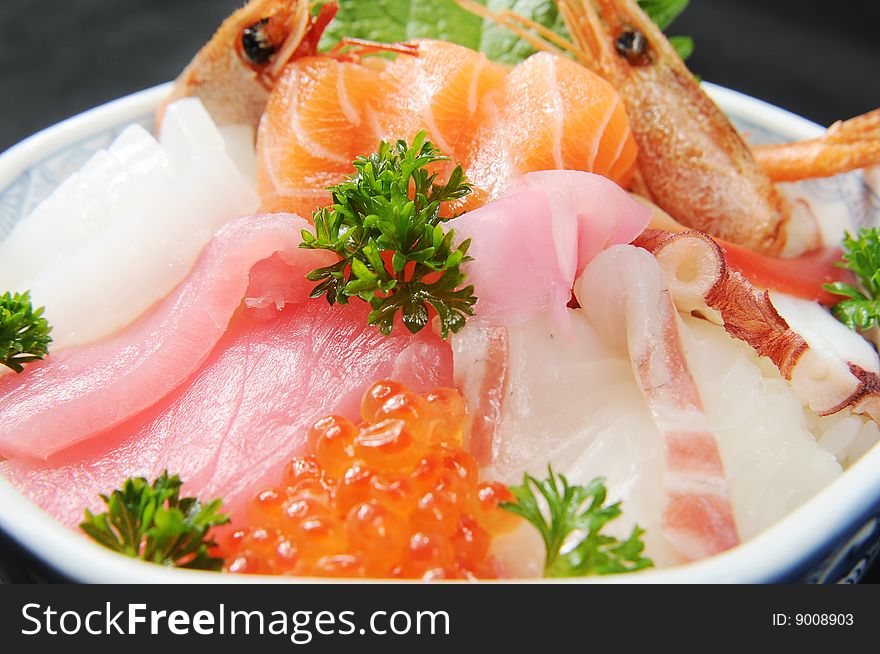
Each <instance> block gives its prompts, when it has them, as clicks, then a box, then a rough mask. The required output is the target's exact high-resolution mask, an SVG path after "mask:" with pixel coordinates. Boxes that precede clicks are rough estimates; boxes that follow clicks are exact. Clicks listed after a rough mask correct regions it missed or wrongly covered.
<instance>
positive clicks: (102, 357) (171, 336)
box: [0, 214, 333, 459]
mask: <svg viewBox="0 0 880 654" xmlns="http://www.w3.org/2000/svg"><path fill="white" fill-rule="evenodd" d="M306 227H308V224H307V223H306V222H305V221H304V220H302V219H301V218H299V217H295V216H292V215H284V214H276V215H271V216H254V217H249V218H242V219H239V220H236V221H234V222H232V223H230V224H228V225H226V226H225V227H223V228H222V229H221V230H220V231H218V232H217V234H216V235H215V237H214V239H213V240H212V241H211V242H210V243H209V244H208V246H207V247H206V248H205V250H204V252H203V253H202V255H201V257H200V258H199V260H198V261H197V262H196V265H195V267H194V268H193V270H192V271H191V272H190V274H189V276H188V277H187V278H186V280H184V281H183V282H182V283H181V284H180V285H179V286H178V287H177V289H175V291H174V292H173V293H172V294H171V295H169V296H168V297H167V298H165V299H164V300H162V301H161V302H159V303H157V304H156V305H155V306H154V307H153V308H152V309H150V311H149V312H147V313H146V314H144V315H143V316H142V317H141V318H139V319H138V320H137V321H136V322H135V323H133V324H132V325H130V326H129V327H127V328H126V329H124V330H123V331H121V332H119V333H118V334H116V335H115V336H113V337H111V338H108V339H105V340H103V341H100V342H98V343H94V344H90V345H87V346H83V347H78V348H72V349H69V350H65V351H62V352H60V353H58V354H57V355H50V356H49V357H48V358H47V359H46V360H45V361H43V362H40V363H37V364H33V365H31V366H30V367H28V368H27V369H26V370H25V372H23V373H22V374H21V375H6V376H4V377H3V378H0V425H3V428H2V433H0V456H4V457H7V458H17V457H34V458H40V459H46V458H47V457H49V456H51V455H52V454H54V453H56V452H60V451H61V450H64V449H65V448H68V447H70V446H72V445H74V444H76V443H78V442H81V441H84V440H87V439H89V438H92V437H94V436H95V435H96V434H97V433H99V432H101V431H102V430H106V429H108V428H109V427H112V426H114V425H117V424H119V423H121V422H122V421H124V420H126V419H127V418H129V417H130V416H133V415H135V414H137V413H138V412H140V411H143V410H144V409H147V408H149V407H150V406H152V405H153V404H155V403H156V402H158V401H159V400H161V399H162V398H163V397H165V396H166V395H167V394H168V393H170V392H171V391H172V390H174V389H175V388H176V387H177V386H179V385H180V384H181V382H183V381H184V380H185V379H186V378H187V377H189V376H190V375H191V374H192V373H193V372H195V371H196V370H198V369H199V367H201V365H202V363H203V362H204V361H205V359H206V358H207V356H208V354H209V353H210V352H211V350H212V349H213V347H214V346H215V345H216V343H217V342H218V341H219V340H220V338H221V337H222V336H223V333H224V332H225V331H226V328H227V325H228V324H229V320H230V318H231V317H232V315H233V314H234V313H235V310H236V309H237V308H238V306H239V304H241V301H242V298H243V297H244V296H245V292H246V290H247V288H248V283H249V278H250V272H251V269H252V268H253V267H254V265H256V264H257V262H259V261H261V260H264V259H267V258H269V257H271V256H272V255H273V254H274V253H276V252H278V253H283V255H284V257H285V258H286V259H288V260H289V261H290V265H291V267H292V268H294V269H295V270H291V271H290V273H291V274H290V278H291V279H296V280H301V281H299V283H298V284H293V285H291V284H288V285H286V286H287V287H286V288H283V289H278V290H279V292H281V293H283V295H281V296H279V297H277V298H273V300H274V301H277V302H279V303H282V302H283V301H284V300H285V299H290V298H297V299H298V300H303V299H305V297H306V295H307V292H306V290H305V289H306V288H307V287H308V284H309V282H307V281H306V280H305V279H304V277H303V276H304V275H305V273H306V272H307V271H308V270H311V269H313V268H315V267H317V266H320V265H325V264H326V263H329V261H331V260H332V259H333V256H332V255H330V254H329V253H326V252H318V251H311V250H302V249H299V248H298V245H299V243H300V241H301V238H300V232H301V230H302V229H303V228H306ZM328 257H329V259H328ZM297 285H298V286H299V288H295V286H297Z"/></svg>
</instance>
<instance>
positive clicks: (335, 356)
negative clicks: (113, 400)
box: [0, 268, 452, 526]
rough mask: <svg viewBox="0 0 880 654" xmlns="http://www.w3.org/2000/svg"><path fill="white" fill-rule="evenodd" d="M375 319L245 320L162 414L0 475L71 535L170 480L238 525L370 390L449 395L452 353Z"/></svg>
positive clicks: (246, 316) (318, 312) (310, 306)
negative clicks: (312, 434)
mask: <svg viewBox="0 0 880 654" xmlns="http://www.w3.org/2000/svg"><path fill="white" fill-rule="evenodd" d="M288 269H289V270H290V268H288ZM292 272H293V273H294V274H295V271H292ZM255 274H256V273H255ZM368 312H369V307H367V306H366V305H365V304H363V303H352V304H350V305H348V306H345V307H333V308H332V309H330V308H328V306H327V304H326V303H324V302H318V301H311V302H305V303H303V304H296V305H290V304H289V305H287V306H286V307H285V308H284V309H283V310H282V311H280V312H277V311H275V312H273V313H274V315H273V317H272V318H271V319H266V318H265V317H264V316H261V315H260V313H259V312H255V311H247V310H242V311H239V312H238V313H237V314H236V316H235V317H234V319H233V321H232V323H231V324H230V325H229V328H228V329H227V330H226V332H225V334H224V336H223V338H222V339H221V340H220V342H219V343H218V344H217V346H216V347H215V348H214V349H213V351H212V352H211V354H210V357H209V359H208V360H207V362H206V363H205V364H204V365H203V366H202V368H201V369H200V370H199V371H198V372H197V373H196V374H195V375H194V376H193V377H192V379H190V380H188V381H187V382H186V383H185V384H184V385H182V386H180V387H179V388H178V389H177V390H176V391H174V392H173V393H171V394H170V395H168V396H167V397H166V398H164V399H163V400H162V401H161V402H160V403H159V404H157V405H155V406H154V407H152V408H150V409H148V410H147V411H144V412H142V413H140V414H138V415H135V416H133V417H131V418H129V419H128V420H127V421H126V422H124V423H122V424H120V425H117V426H115V427H113V428H112V429H109V430H106V431H104V432H102V433H101V434H100V435H99V436H98V437H96V438H94V439H93V440H91V441H89V442H85V443H82V444H80V445H77V446H75V447H73V448H70V449H68V450H66V451H64V452H62V453H60V454H58V455H56V456H54V457H52V458H50V459H49V460H48V461H34V460H18V461H7V462H5V463H2V464H0V473H2V475H3V476H4V478H6V479H7V480H8V481H9V482H10V483H11V484H13V485H14V486H16V487H17V488H18V489H19V490H20V491H21V492H22V493H23V494H25V495H26V496H27V497H28V498H30V499H31V500H32V501H34V502H35V503H36V504H37V505H38V506H40V507H42V508H43V509H44V510H45V511H47V512H48V513H50V514H51V515H52V516H54V517H55V518H57V519H58V520H60V521H62V522H64V523H65V524H68V525H70V526H75V525H76V524H77V523H78V522H79V521H80V520H82V516H83V511H84V509H86V508H87V507H88V508H91V509H92V510H100V509H101V502H100V499H99V498H98V494H99V493H107V492H108V491H111V490H112V489H114V488H117V487H118V486H119V485H120V484H121V483H122V481H123V480H125V479H126V478H127V477H129V476H132V475H143V476H146V477H147V478H153V477H155V476H156V475H158V474H161V473H162V471H163V470H165V469H167V470H169V471H170V472H173V473H175V474H179V475H180V477H181V478H182V479H183V480H184V481H185V482H186V483H185V485H184V491H186V493H187V494H190V495H194V496H198V497H201V498H205V499H208V498H214V497H222V498H223V500H224V508H225V510H229V511H231V512H232V513H233V517H234V518H236V517H239V516H240V511H241V509H242V507H243V506H244V505H245V504H246V503H247V502H248V501H249V500H250V499H251V498H252V497H253V495H254V494H255V493H257V492H259V491H260V490H262V489H263V488H264V487H265V486H267V485H273V484H275V483H277V480H278V478H279V477H280V475H281V471H282V468H283V466H284V465H285V463H286V462H288V461H289V460H290V458H291V457H293V456H295V455H297V454H303V453H304V451H305V448H306V433H307V431H308V428H309V426H310V425H311V423H312V422H313V421H314V420H316V419H317V418H320V417H322V416H324V415H327V414H331V413H334V414H339V415H344V416H346V417H348V418H350V419H352V420H357V419H358V415H359V414H358V412H359V407H360V398H361V396H362V394H363V393H364V392H365V391H366V389H367V388H368V387H369V385H370V384H371V383H373V382H375V381H376V380H379V379H395V380H399V381H401V382H402V383H404V384H405V385H407V386H409V387H410V388H412V389H414V390H417V391H420V392H421V391H426V390H429V389H432V388H437V387H440V386H450V385H451V384H452V354H451V350H450V349H449V346H448V345H447V344H446V343H445V342H443V341H441V340H440V338H439V337H438V336H436V335H434V334H433V333H431V331H430V330H423V331H422V332H420V333H419V334H417V335H415V336H413V335H410V334H409V333H408V332H397V333H396V334H392V335H391V336H390V337H386V336H383V335H382V334H381V333H380V332H379V331H378V330H377V329H376V328H374V327H371V326H369V325H368V324H367V313H368Z"/></svg>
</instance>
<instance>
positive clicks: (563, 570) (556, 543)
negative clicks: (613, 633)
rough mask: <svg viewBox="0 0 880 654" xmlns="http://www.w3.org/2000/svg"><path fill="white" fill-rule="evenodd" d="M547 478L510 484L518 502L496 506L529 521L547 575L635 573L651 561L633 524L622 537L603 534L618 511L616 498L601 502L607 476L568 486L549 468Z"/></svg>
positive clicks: (618, 503)
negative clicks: (543, 551) (539, 543)
mask: <svg viewBox="0 0 880 654" xmlns="http://www.w3.org/2000/svg"><path fill="white" fill-rule="evenodd" d="M547 472H548V475H549V476H548V478H547V479H545V480H544V481H538V480H537V479H535V478H534V477H532V476H531V475H529V474H525V475H523V483H522V485H521V486H511V487H510V492H511V493H513V496H514V497H515V498H516V502H502V503H501V504H500V505H499V506H500V507H501V508H503V509H506V510H507V511H510V512H511V513H515V514H517V515H519V516H521V517H523V518H525V519H526V520H528V521H529V522H530V523H531V524H532V525H534V527H535V528H536V529H537V530H538V532H540V534H541V538H543V540H544V546H545V548H546V556H545V559H544V576H545V577H583V576H586V575H607V574H617V573H621V572H634V571H636V570H642V569H644V568H650V567H652V566H653V565H654V563H653V562H652V561H651V559H648V558H646V557H644V556H642V552H643V551H644V549H645V544H644V543H643V542H642V540H641V535H642V534H644V533H645V532H644V530H643V529H641V528H640V527H639V526H638V525H636V526H635V527H633V530H632V533H631V534H630V536H629V538H627V539H626V540H624V541H620V540H618V539H617V538H615V537H613V536H608V535H605V534H602V533H601V532H602V529H603V528H604V527H605V525H606V524H608V523H609V522H611V521H612V520H614V519H615V518H617V517H619V516H620V514H621V510H620V502H615V503H614V504H610V505H607V506H606V505H605V499H606V495H607V490H606V488H605V480H604V479H603V478H602V477H597V478H596V479H594V480H593V481H591V482H590V483H589V484H587V485H586V486H570V485H569V483H568V480H567V479H566V478H565V476H564V475H557V474H555V473H554V472H553V469H552V468H550V467H549V466H548V468H547Z"/></svg>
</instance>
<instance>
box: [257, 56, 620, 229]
mask: <svg viewBox="0 0 880 654" xmlns="http://www.w3.org/2000/svg"><path fill="white" fill-rule="evenodd" d="M417 44H418V54H417V55H416V56H412V55H399V56H398V57H397V59H396V60H395V61H393V62H391V63H390V64H387V65H384V64H383V63H381V62H375V61H370V62H367V63H351V62H337V61H335V60H333V59H330V58H327V57H307V58H303V59H299V60H296V61H293V62H292V63H290V64H289V65H288V67H287V69H286V70H285V72H284V74H283V76H282V78H281V79H280V80H279V81H278V82H277V83H276V84H275V85H274V87H273V90H272V94H271V95H270V98H269V102H268V104H267V106H266V111H265V113H264V115H263V118H262V119H261V121H260V127H259V131H258V137H257V159H258V182H259V191H260V196H261V206H262V208H263V209H264V210H273V211H295V212H298V213H300V214H301V215H310V214H311V212H312V211H314V210H315V209H317V208H318V207H319V206H322V205H323V204H326V203H327V202H329V197H330V196H329V193H328V192H327V191H326V190H325V188H326V187H327V186H329V185H331V184H334V183H338V182H341V181H342V180H343V179H344V178H345V176H346V174H347V173H348V172H349V170H350V161H351V159H352V158H353V157H354V156H355V155H367V154H369V153H371V152H373V151H374V150H375V149H376V146H377V145H378V143H379V141H380V140H383V139H384V140H386V141H394V140H397V139H406V140H411V139H412V137H413V136H414V135H415V134H416V133H418V132H419V131H422V130H424V131H425V132H427V134H428V138H429V139H430V140H432V142H434V144H435V145H438V146H440V147H441V149H442V150H443V151H444V152H445V153H446V154H447V155H449V156H450V158H451V159H452V161H453V162H454V163H459V164H461V165H462V167H463V168H464V172H465V174H466V175H467V176H468V179H469V180H470V182H471V183H472V185H473V193H472V194H471V195H469V196H468V197H467V198H466V199H465V200H464V201H463V202H462V203H458V204H456V210H458V211H461V210H467V209H472V208H475V207H479V206H482V205H483V204H485V203H486V202H489V201H491V200H495V199H497V198H500V197H501V196H502V195H503V194H504V193H506V192H507V191H508V190H509V187H510V185H511V183H512V182H513V181H514V180H515V179H516V178H517V177H518V176H519V175H522V174H524V173H528V172H532V171H536V170H549V169H557V168H569V169H576V170H584V171H589V172H597V173H601V174H603V175H605V176H608V177H609V178H611V179H612V180H614V181H616V182H620V183H625V182H627V181H628V180H629V178H630V176H631V173H632V170H633V166H634V163H635V155H636V148H635V141H634V139H633V136H632V134H631V132H630V129H629V124H628V122H627V118H626V113H625V111H624V109H623V105H622V103H621V101H620V98H619V96H618V95H617V93H616V92H615V90H614V88H613V87H612V86H611V85H610V84H608V83H607V82H605V81H604V80H602V79H600V78H599V77H597V76H596V75H595V74H593V73H591V72H590V71H589V70H587V69H586V68H584V67H583V66H580V65H577V64H575V63H573V62H571V61H568V60H567V59H565V58H564V57H561V56H557V55H550V54H546V53H541V54H537V55H534V56H533V57H531V58H530V59H528V60H527V61H525V62H523V63H522V64H520V65H519V66H517V67H515V68H513V69H507V68H505V67H503V66H500V65H498V64H495V63H492V62H490V61H488V60H487V59H486V57H485V56H484V55H483V54H481V53H478V52H474V51H472V50H470V49H468V48H464V47H462V46H458V45H454V44H451V43H444V42H440V41H430V40H423V41H417ZM575 135H576V136H575Z"/></svg>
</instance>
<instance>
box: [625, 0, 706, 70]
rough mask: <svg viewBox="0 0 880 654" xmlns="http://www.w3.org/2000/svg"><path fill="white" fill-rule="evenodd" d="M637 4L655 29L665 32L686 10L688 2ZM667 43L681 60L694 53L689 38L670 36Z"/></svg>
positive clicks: (659, 0) (663, 0)
mask: <svg viewBox="0 0 880 654" xmlns="http://www.w3.org/2000/svg"><path fill="white" fill-rule="evenodd" d="M638 3H639V7H641V8H642V11H644V12H645V13H646V14H647V15H648V18H650V19H651V20H652V21H654V23H655V24H656V25H657V27H659V28H660V29H661V30H666V28H668V27H669V26H670V25H672V23H673V21H674V20H675V19H676V18H678V17H679V16H680V15H681V12H683V11H684V10H685V9H687V6H688V4H689V3H690V0H638ZM669 43H670V45H672V47H673V48H675V51H676V52H677V53H678V56H679V57H681V58H682V59H687V58H688V57H690V56H691V55H692V54H693V53H694V40H693V39H692V38H691V37H689V36H670V37H669Z"/></svg>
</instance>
